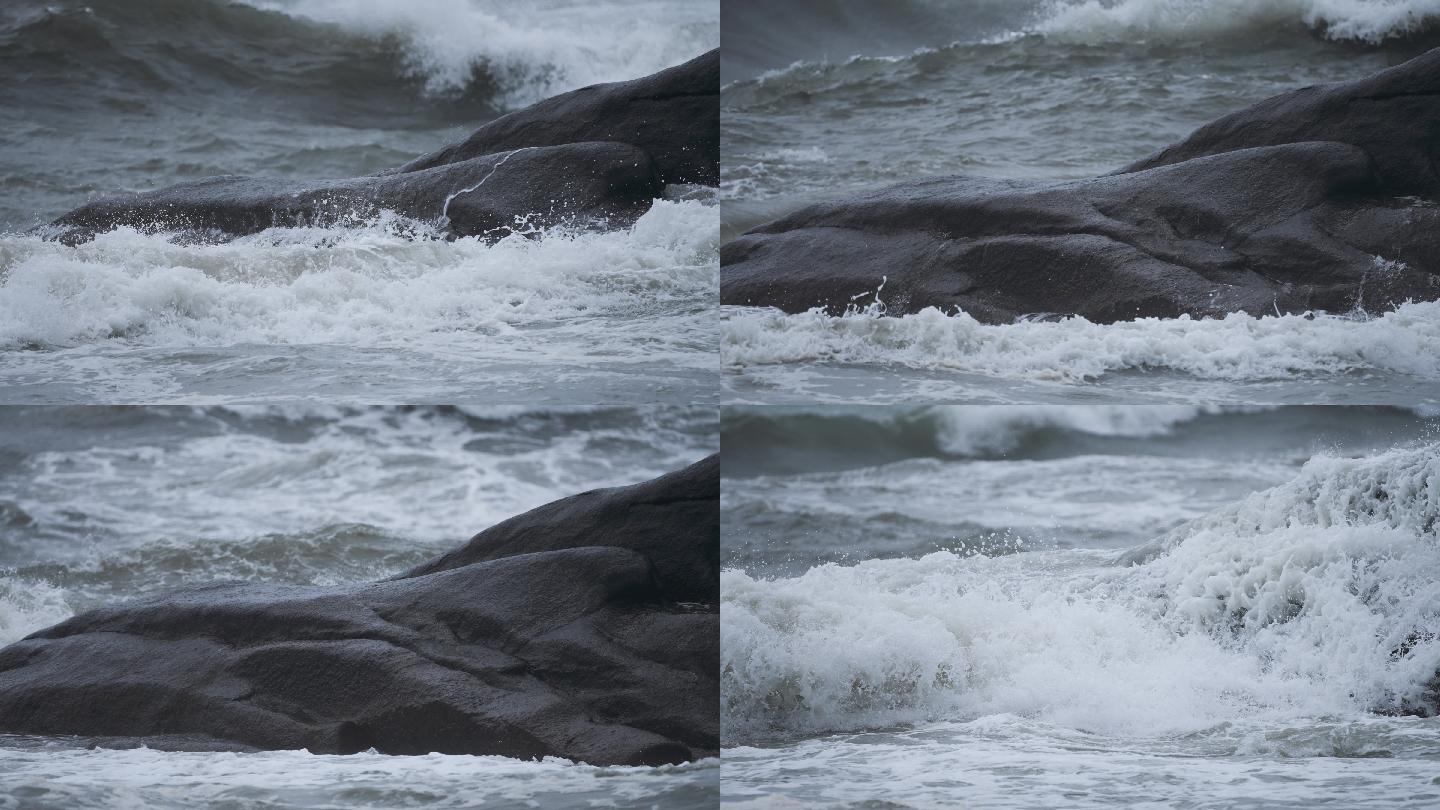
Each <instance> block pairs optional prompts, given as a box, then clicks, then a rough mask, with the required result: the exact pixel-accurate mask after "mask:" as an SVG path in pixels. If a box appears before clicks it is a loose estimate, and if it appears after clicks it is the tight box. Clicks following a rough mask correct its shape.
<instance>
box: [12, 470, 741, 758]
mask: <svg viewBox="0 0 1440 810" xmlns="http://www.w3.org/2000/svg"><path fill="white" fill-rule="evenodd" d="M718 538H719V462H718V460H717V459H716V458H715V457H711V458H710V459H707V460H705V461H702V462H700V463H697V464H695V465H693V466H691V467H689V468H687V469H685V470H683V471H680V472H677V473H673V474H670V475H667V476H664V477H662V478H660V479H657V480H655V481H651V482H648V483H644V484H639V485H636V486H631V487H622V488H618V489H612V490H601V491H598V492H591V493H585V494H582V495H577V496H574V497H571V498H567V499H564V500H561V501H558V502H556V503H553V504H549V505H547V506H543V507H540V508H539V509H536V510H533V511H531V512H528V513H526V514H524V515H521V516H519V517H516V518H513V519H511V520H508V521H505V522H504V523H502V524H500V525H498V526H496V527H495V528H493V529H491V530H489V531H486V532H482V533H481V534H479V535H477V536H476V537H475V538H474V539H473V540H471V542H470V543H469V544H468V545H467V546H466V547H465V548H464V549H463V550H461V551H459V552H456V553H453V554H448V555H445V556H444V557H442V558H440V559H439V560H437V561H434V562H432V563H429V564H426V565H423V566H421V567H420V568H418V569H416V570H415V571H412V572H409V573H407V574H404V575H402V576H400V577H398V578H395V579H391V580H388V581H384V582H378V583H369V584H362V585H348V586H339V587H318V586H278V585H263V584H253V583H222V584H213V585H204V586H199V587H194V588H189V589H186V590H181V591H177V592H173V593H168V594H165V595H161V596H154V597H148V598H143V599H138V600H136V601H133V602H128V603H125V604H120V605H116V606H113V607H107V608H103V609H100V610H94V611H91V612H88V613H85V614H82V615H79V616H76V617H74V618H72V619H69V620H67V621H65V622H62V623H61V624H58V625H56V626H54V627H51V628H49V629H47V630H42V631H40V632H38V633H35V634H33V635H31V636H29V637H28V638H26V639H24V640H22V641H19V642H16V643H15V644H12V645H10V646H9V647H6V648H4V649H3V650H0V730H3V731H6V732H17V733H30V734H64V735H80V736H82V737H88V738H97V741H98V742H101V743H107V742H109V743H111V744H116V743H120V744H135V743H144V744H147V745H150V746H151V747H163V748H174V749H212V748H235V749H298V748H307V749H309V750H311V751H313V752H316V753H348V752H355V751H363V750H367V749H370V748H374V749H376V750H378V751H380V752H383V753H392V754H421V753H427V752H442V753H450V754H499V755H504V756H511V757H520V758H535V757H543V756H558V757H566V758H569V759H573V760H578V761H584V762H589V763H594V764H658V763H666V762H679V761H684V760H689V759H693V758H696V757H702V756H713V755H715V754H716V752H717V750H718V745H719V725H718V723H719V721H718V716H717V713H716V710H715V707H716V706H717V705H718V700H719V684H718V677H719V622H718V599H717V596H718V594H717V593H716V590H717V589H718V578H717V577H716V576H715V574H714V573H711V572H714V571H715V567H716V565H717V558H718V543H719V539H718Z"/></svg>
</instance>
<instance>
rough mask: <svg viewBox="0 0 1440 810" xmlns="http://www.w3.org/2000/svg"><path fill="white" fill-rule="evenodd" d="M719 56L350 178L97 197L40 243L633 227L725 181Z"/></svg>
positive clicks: (236, 180)
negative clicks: (369, 230)
mask: <svg viewBox="0 0 1440 810" xmlns="http://www.w3.org/2000/svg"><path fill="white" fill-rule="evenodd" d="M719 70H720V68H719V55H718V52H716V51H712V52H710V53H708V54H705V55H703V56H700V57H697V58H696V59H693V60H691V61H689V62H686V63H685V64H683V65H677V66H676V67H673V68H668V69H666V70H663V71H660V72H659V73H656V74H653V75H651V76H646V77H644V78H640V79H635V80H633V81H628V82H616V83H614V84H602V85H595V86H592V87H586V88H582V89H580V90H575V91H572V92H570V93H564V94H562V95H559V96H556V97H554V98H551V99H548V100H546V101H542V102H540V103H538V104H535V105H532V106H531V107H528V108H526V109H523V110H519V111H516V112H513V113H510V114H509V115H505V116H502V117H501V118H498V119H496V120H494V121H492V122H490V123H488V124H486V125H485V126H483V127H481V128H480V129H479V130H477V131H476V132H475V133H474V134H473V135H471V136H470V138H468V139H466V140H465V141H463V142H462V143H459V144H456V145H454V146H450V147H447V148H445V149H442V150H440V151H439V152H435V153H433V154H430V155H426V156H424V157H421V158H417V159H416V160H414V161H412V162H411V163H410V164H408V165H406V166H404V167H401V168H400V169H396V170H391V171H387V172H382V173H380V174H376V175H368V176H365V177H355V178H348V179H343V180H319V181H296V180H278V179H273V178H256V177H242V176H222V177H210V178H206V179H203V180H197V181H194V182H189V183H181V184H179V185H175V186H170V187H168V188H163V189H159V190H157V191H151V192H146V193H143V194H127V195H120V196H115V197H106V198H102V199H98V200H94V201H92V202H90V203H87V204H86V205H83V206H81V207H79V208H77V209H75V210H73V211H71V212H69V213H67V214H65V215H64V216H62V217H60V218H59V219H57V220H55V221H54V222H53V223H51V224H50V225H47V226H44V227H43V228H41V229H40V232H41V233H42V234H43V235H45V236H46V237H48V238H53V239H58V240H60V241H62V242H65V243H67V244H78V243H81V242H85V241H88V240H90V239H93V238H94V237H95V235H96V234H99V233H103V232H105V231H108V230H113V229H114V228H117V227H121V226H128V227H133V228H137V229H139V230H142V231H145V232H151V233H153V232H178V233H180V234H182V235H183V236H185V237H186V238H191V239H213V240H223V239H229V238H233V237H236V236H243V235H246V234H252V233H257V232H259V231H262V230H265V229H266V228H271V227H300V226H310V225H317V226H322V227H328V226H333V225H341V224H345V223H348V222H363V221H367V220H369V219H372V218H374V217H375V216H376V215H377V214H378V213H379V212H380V211H381V210H388V211H393V212H396V213H398V214H401V215H404V216H407V217H410V218H413V219H417V220H422V221H431V222H435V223H438V224H439V225H441V226H443V227H444V228H446V229H447V230H448V232H449V233H450V234H451V235H454V236H486V237H491V238H498V237H503V236H505V235H507V234H510V233H516V232H519V233H528V232H531V231H532V230H536V229H540V228H548V227H552V226H554V225H558V224H562V223H563V224H568V225H573V226H577V227H594V228H617V227H628V226H629V225H631V224H633V223H634V221H635V220H636V219H637V218H638V217H639V216H640V215H641V214H643V213H644V212H645V211H646V210H648V209H649V207H650V205H651V203H652V202H653V200H654V199H655V198H656V197H658V196H660V195H661V194H662V193H663V192H664V189H665V186H666V185H669V184H686V183H690V184H696V183H698V184H709V185H715V184H717V183H718V182H719V174H720V168H719V167H720V128H719V114H720V107H719V92H720V91H719Z"/></svg>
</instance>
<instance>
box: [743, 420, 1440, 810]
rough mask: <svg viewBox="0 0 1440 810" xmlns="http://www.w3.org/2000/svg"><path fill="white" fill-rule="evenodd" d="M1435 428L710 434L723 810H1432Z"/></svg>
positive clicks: (900, 423)
mask: <svg viewBox="0 0 1440 810" xmlns="http://www.w3.org/2000/svg"><path fill="white" fill-rule="evenodd" d="M1437 428H1440V421H1437V419H1436V417H1435V415H1434V413H1433V412H1415V411H1411V410H1404V409H1395V408H1377V407H1351V408H1334V407H1288V408H1278V409H1241V410H1235V409H1230V410H1226V409H1219V408H1201V407H1194V406H1190V407H1182V406H1159V405H1129V406H1089V407H1077V406H1071V407H1065V408H1061V407H1048V406H1035V407H1031V408H1015V407H1011V408H1003V409H1001V408H988V407H983V406H969V407H966V406H930V407H914V406H911V407H908V408H874V407H871V408H865V407H850V408H808V409H807V408H766V409H745V408H740V409H734V410H730V411H727V413H726V415H725V417H724V422H723V425H722V437H723V438H722V441H723V443H724V446H725V455H726V461H725V476H726V477H725V481H724V483H723V486H722V493H723V494H722V555H723V556H724V564H725V571H724V573H723V574H722V584H723V591H724V605H723V610H722V682H721V689H722V692H721V717H722V723H723V726H722V728H723V735H724V738H725V745H726V748H725V750H724V753H723V756H722V762H723V765H722V771H723V775H722V778H723V786H722V792H723V800H724V803H725V804H726V805H727V806H734V807H827V806H833V807H881V806H883V807H934V806H966V807H1014V808H1033V807H1042V806H1043V807H1077V808H1079V807H1095V808H1102V807H1115V806H1155V807H1193V808H1221V807H1224V808H1234V807H1255V808H1261V807H1265V808H1275V807H1296V808H1300V807H1315V806H1329V805H1333V806H1337V807H1347V808H1358V807H1373V808H1393V807H1417V808H1419V807H1434V806H1435V805H1436V804H1437V803H1440V778H1437V777H1436V764H1437V761H1440V719H1436V718H1433V717H1432V718H1421V717H1413V716H1403V715H1401V714H1398V713H1397V710H1403V709H1405V708H1407V707H1410V706H1413V705H1416V704H1417V702H1419V701H1422V700H1423V699H1424V696H1425V693H1426V690H1427V689H1429V688H1433V683H1432V679H1433V678H1434V677H1435V673H1436V671H1437V668H1440V641H1437V639H1436V636H1435V633H1434V631H1435V628H1436V627H1437V626H1440V587H1437V585H1436V582H1437V578H1440V545H1437V541H1440V538H1437V535H1436V528H1437V525H1440V523H1437V521H1440V444H1437V442H1440V432H1437Z"/></svg>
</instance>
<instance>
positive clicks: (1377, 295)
mask: <svg viewBox="0 0 1440 810" xmlns="http://www.w3.org/2000/svg"><path fill="white" fill-rule="evenodd" d="M1437 165H1440V50H1435V51H1431V52H1429V53H1427V54H1424V55H1422V56H1420V57H1418V58H1416V59H1414V60H1411V61H1410V62H1407V63H1405V64H1403V65H1400V66H1397V67H1394V68H1391V69H1389V70H1386V71H1382V72H1381V73H1378V74H1376V75H1374V76H1371V77H1368V78H1365V79H1361V80H1359V81H1355V82H1349V83H1344V84H1338V85H1331V86H1326V87H1318V88H1306V89H1303V90H1299V91H1295V92H1293V93H1288V94H1285V95H1282V96H1279V97H1276V98H1273V99H1269V100H1267V101H1264V102H1261V103H1260V104H1257V105H1255V106H1253V107H1251V108H1248V109H1246V110H1242V111H1240V112H1237V113H1234V114H1232V115H1229V116H1226V117H1225V118H1222V119H1220V120H1218V121H1216V122H1214V123H1212V124H1210V125H1208V126H1206V127H1203V128H1201V129H1200V130H1198V131H1197V132H1196V133H1195V134H1194V135H1192V136H1191V137H1190V138H1188V139H1187V140H1185V141H1183V142H1182V143H1180V144H1176V145H1175V146H1172V147H1170V148H1168V149H1165V150H1162V151H1161V152H1159V153H1157V154H1156V155H1154V156H1152V157H1150V158H1147V159H1145V160H1142V161H1140V162H1139V163H1137V164H1134V165H1133V166H1130V167H1127V168H1126V169H1123V170H1121V172H1119V173H1116V174H1111V175H1106V176H1103V177H1098V178H1093V179H1087V180H1079V181H1070V182H1051V183H1047V182H1035V181H1015V180H993V179H985V178H979V177H969V176H951V177H938V178H931V179H926V180H917V181H910V182H906V183H901V184H898V185H895V186H890V187H887V188H883V189H879V190H876V191H872V192H869V193H865V194H860V195H858V196H856V197H853V198H851V199H848V200H842V201H837V202H830V203H822V204H818V205H812V206H809V207H807V208H804V209H802V210H800V211H796V212H795V213H793V214H790V215H789V216H786V217H783V218H781V219H779V220H776V221H775V222H771V223H769V224H767V225H763V226H761V227H759V228H755V229H754V230H752V231H750V232H748V233H747V234H745V235H743V236H741V237H739V238H737V239H735V240H733V241H731V242H728V243H726V244H725V245H724V246H722V248H721V265H722V270H721V301H722V303H726V304H737V305H752V306H773V307H778V308H780V309H782V310H784V311H786V312H800V311H804V310H806V309H809V308H812V307H823V308H825V309H826V310H828V311H830V312H831V313H832V314H838V313H840V312H842V311H844V310H845V309H846V308H847V307H850V306H852V305H853V303H854V302H855V301H856V300H857V298H859V299H863V298H864V297H865V294H867V293H873V292H875V291H876V290H877V289H878V288H880V285H881V284H882V283H883V284H884V287H883V292H882V293H881V298H882V300H883V302H884V304H885V307H886V311H887V312H889V313H891V314H904V313H911V312H916V311H918V310H920V309H923V308H925V307H929V306H936V307H942V308H951V307H960V308H962V309H964V310H965V311H966V312H968V313H970V314H971V315H973V316H974V317H975V318H977V319H979V320H981V321H985V322H989V323H1008V322H1010V321H1012V320H1014V319H1015V318H1017V317H1019V316H1021V315H1030V314H1059V315H1080V316H1083V317H1085V318H1088V319H1090V320H1093V321H1097V322H1112V321H1116V320H1125V319H1130V318H1136V317H1144V316H1164V317H1174V316H1178V315H1187V314H1188V315H1193V316H1211V315H1223V314H1226V313H1230V312H1247V313H1250V314H1252V315H1261V314H1275V313H1295V312H1304V311H1307V310H1327V311H1350V310H1366V311H1372V312H1373V311H1379V310H1384V309H1387V308H1390V307H1392V306H1394V305H1396V304H1398V303H1401V302H1403V301H1405V300H1407V299H1417V300H1430V299H1435V298H1437V297H1440V227H1437V226H1440V173H1437V170H1436V166H1437Z"/></svg>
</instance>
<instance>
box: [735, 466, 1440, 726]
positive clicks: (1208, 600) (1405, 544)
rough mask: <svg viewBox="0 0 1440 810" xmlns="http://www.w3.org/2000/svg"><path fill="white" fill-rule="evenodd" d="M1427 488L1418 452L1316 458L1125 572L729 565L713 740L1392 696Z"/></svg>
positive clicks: (1111, 568)
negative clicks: (768, 569) (771, 572)
mask: <svg viewBox="0 0 1440 810" xmlns="http://www.w3.org/2000/svg"><path fill="white" fill-rule="evenodd" d="M1382 480H1383V481H1385V482H1387V483H1386V484H1385V485H1384V486H1376V485H1375V484H1374V482H1377V481H1382ZM1437 488H1440V446H1436V445H1433V444H1431V445H1425V446H1421V447H1415V448H1409V449H1400V450H1394V451H1389V452H1385V453H1381V454H1377V455H1375V456H1373V457H1370V458H1366V459H1361V460H1345V459H1334V458H1328V457H1319V458H1316V459H1314V460H1312V461H1311V462H1310V463H1309V464H1308V465H1307V466H1306V467H1305V468H1304V469H1303V470H1302V471H1301V472H1300V474H1299V475H1298V476H1297V478H1296V479H1295V480H1294V481H1292V482H1290V483H1287V484H1283V485H1281V486H1279V487H1276V488H1274V489H1273V490H1271V491H1269V492H1267V493H1263V494H1261V495H1256V496H1252V497H1251V498H1248V499H1245V500H1244V501H1243V502H1242V504H1241V505H1239V506H1232V507H1226V508H1223V509H1220V510H1217V512H1216V513H1213V514H1212V515H1207V516H1204V517H1201V518H1199V519H1197V520H1196V521H1194V522H1193V523H1192V524H1191V525H1190V526H1189V527H1188V528H1185V529H1182V530H1180V531H1179V532H1177V534H1176V536H1177V537H1179V538H1181V539H1179V540H1177V541H1176V542H1174V543H1172V544H1170V545H1169V546H1168V547H1167V550H1165V551H1164V552H1162V553H1159V554H1158V555H1153V556H1150V557H1149V558H1148V559H1146V560H1144V561H1143V562H1141V563H1140V564H1138V565H1130V566H1123V565H1122V566H1115V565H1111V564H1109V562H1108V561H1109V559H1110V558H1111V556H1113V555H1109V554H1105V553H1100V552H1076V551H1066V552H1034V553H1024V554H1014V555H1009V556H1001V557H984V556H961V555H956V554H952V553H949V552H938V553H935V554H930V555H927V556H925V557H922V558H918V559H891V560H872V561H868V562H864V563H860V564H857V565H852V566H840V565H834V564H827V565H822V566H818V567H815V568H812V569H811V570H809V571H808V572H806V573H804V574H803V575H801V576H799V577H794V578H782V579H774V580H767V579H763V578H758V577H755V576H751V575H750V574H747V573H744V572H741V571H734V570H730V571H726V572H724V573H723V575H722V589H723V592H724V594H725V597H724V599H725V603H724V607H723V610H722V613H721V616H722V638H723V645H722V717H723V719H724V723H725V734H726V736H727V739H728V740H729V741H731V742H732V743H733V742H737V741H745V740H752V739H763V738H767V737H775V736H791V735H794V734H808V733H816V732H825V731H840V730H856V729H864V728H876V727H881V726H886V725H891V724H895V723H915V722H923V721H931V720H947V721H962V722H963V721H968V720H973V719H975V718H978V717H983V716H987V715H1016V716H1022V717H1028V718H1033V719H1036V720H1039V721H1043V722H1046V723H1052V724H1056V725H1060V726H1065V727H1070V728H1075V729H1081V730H1084V731H1086V732H1091V733H1101V734H1105V733H1114V734H1121V735H1130V736H1141V737H1146V736H1156V735H1178V734H1188V733H1194V732H1198V731H1201V730H1204V729H1208V728H1213V727H1215V726H1216V725H1217V724H1224V723H1230V722H1241V721H1246V720H1253V719H1262V720H1263V719H1265V718H1270V719H1275V720H1286V721H1289V720H1293V719H1294V718H1297V717H1317V716H1322V715H1355V714H1359V715H1364V714H1365V713H1366V712H1368V711H1370V710H1372V709H1390V708H1398V707H1400V706H1402V705H1405V704H1406V703H1407V702H1413V701H1416V700H1419V699H1420V698H1421V697H1422V696H1423V693H1424V689H1425V688H1426V687H1425V684H1426V683H1427V682H1428V681H1429V680H1430V678H1431V677H1432V676H1434V674H1435V672H1436V670H1437V668H1440V644H1437V642H1436V640H1435V637H1434V635H1433V632H1434V630H1435V628H1437V627H1440V586H1437V585H1436V584H1435V582H1436V580H1437V578H1440V546H1437V543H1436V537H1435V534H1434V514H1435V504H1436V492H1437ZM1326 492H1329V493H1333V497H1331V496H1321V497H1320V498H1319V503H1320V505H1319V506H1317V500H1316V498H1317V493H1326ZM1321 514H1324V515H1326V516H1327V517H1326V518H1324V519H1320V518H1318V517H1317V516H1318V515H1321ZM1241 515H1243V518H1241V517H1240V516H1241ZM1257 516H1263V519H1261V520H1259V522H1256V520H1255V519H1254V518H1255V517H1257Z"/></svg>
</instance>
